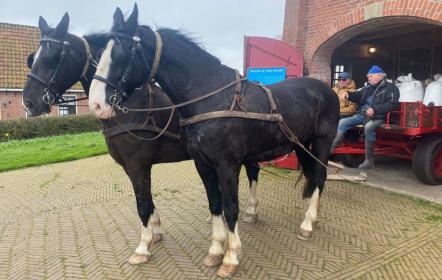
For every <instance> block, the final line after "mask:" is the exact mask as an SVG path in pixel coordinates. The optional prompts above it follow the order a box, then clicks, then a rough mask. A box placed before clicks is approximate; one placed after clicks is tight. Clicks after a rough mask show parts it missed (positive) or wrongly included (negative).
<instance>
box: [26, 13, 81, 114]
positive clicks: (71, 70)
mask: <svg viewBox="0 0 442 280" xmlns="http://www.w3.org/2000/svg"><path fill="white" fill-rule="evenodd" d="M38 26H39V28H40V32H41V39H40V46H39V48H38V50H37V52H36V53H35V54H34V53H32V54H30V55H29V57H28V67H29V68H30V69H31V72H30V73H29V74H28V80H27V81H26V85H25V87H24V89H23V107H24V108H25V110H26V111H28V113H29V114H30V115H32V116H38V115H41V114H45V113H48V112H50V110H51V105H52V104H56V103H57V102H59V101H60V100H61V97H62V95H63V93H64V92H65V91H66V90H67V89H69V88H70V87H71V86H72V85H74V84H75V83H76V82H77V81H79V80H80V79H81V78H82V76H84V75H85V72H86V70H87V67H88V65H89V62H90V61H89V59H90V56H89V50H88V48H89V47H88V45H87V42H85V41H84V40H82V38H80V37H77V36H74V35H72V34H69V33H68V32H67V31H68V27H69V15H68V14H67V13H65V14H64V16H63V18H62V19H61V21H60V22H59V23H58V25H57V27H55V28H51V27H49V26H48V24H47V22H46V20H45V19H44V18H43V17H40V18H39V22H38Z"/></svg>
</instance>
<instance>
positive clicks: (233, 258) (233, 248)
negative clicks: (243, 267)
mask: <svg viewBox="0 0 442 280" xmlns="http://www.w3.org/2000/svg"><path fill="white" fill-rule="evenodd" d="M227 237H228V238H227V251H226V255H225V256H224V259H223V264H228V265H232V264H233V265H238V264H239V260H238V255H239V253H240V252H241V239H240V238H239V231H238V223H236V224H235V231H234V232H233V233H232V232H230V231H229V233H228V234H227Z"/></svg>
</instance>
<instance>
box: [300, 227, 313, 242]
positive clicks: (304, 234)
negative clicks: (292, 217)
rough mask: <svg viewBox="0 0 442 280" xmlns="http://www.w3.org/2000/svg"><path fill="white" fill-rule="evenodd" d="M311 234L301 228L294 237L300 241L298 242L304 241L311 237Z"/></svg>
mask: <svg viewBox="0 0 442 280" xmlns="http://www.w3.org/2000/svg"><path fill="white" fill-rule="evenodd" d="M312 234H313V231H308V230H305V229H302V228H301V229H300V230H299V233H298V235H297V236H296V237H298V239H300V240H303V241H306V240H309V239H310V238H311V237H312Z"/></svg>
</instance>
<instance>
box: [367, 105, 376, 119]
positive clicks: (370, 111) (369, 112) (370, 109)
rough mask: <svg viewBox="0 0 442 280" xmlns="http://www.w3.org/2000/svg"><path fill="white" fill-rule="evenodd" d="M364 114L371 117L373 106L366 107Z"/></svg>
mask: <svg viewBox="0 0 442 280" xmlns="http://www.w3.org/2000/svg"><path fill="white" fill-rule="evenodd" d="M366 114H367V116H369V117H371V116H373V115H374V110H373V108H371V107H370V108H368V109H367V111H366Z"/></svg>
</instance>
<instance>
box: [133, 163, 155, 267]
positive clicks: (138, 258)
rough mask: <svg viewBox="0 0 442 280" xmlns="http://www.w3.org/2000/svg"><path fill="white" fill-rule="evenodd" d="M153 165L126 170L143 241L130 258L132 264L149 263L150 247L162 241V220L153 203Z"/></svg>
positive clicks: (137, 166)
mask: <svg viewBox="0 0 442 280" xmlns="http://www.w3.org/2000/svg"><path fill="white" fill-rule="evenodd" d="M151 167H152V166H151V165H150V166H148V167H147V168H146V166H144V165H143V166H140V165H136V166H134V167H128V168H125V170H126V173H127V174H128V175H129V177H130V180H131V182H132V186H133V188H134V192H135V197H136V201H137V210H138V215H139V217H140V219H141V240H140V244H139V245H138V247H137V248H136V249H135V252H134V254H133V255H132V256H131V257H130V258H129V263H130V264H140V263H147V262H148V261H149V257H150V255H151V253H150V252H149V246H150V245H152V244H153V243H155V242H158V241H159V240H161V235H160V233H159V229H158V227H159V225H160V220H159V216H158V213H156V211H155V206H154V204H153V201H152V193H151V176H150V174H151Z"/></svg>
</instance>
